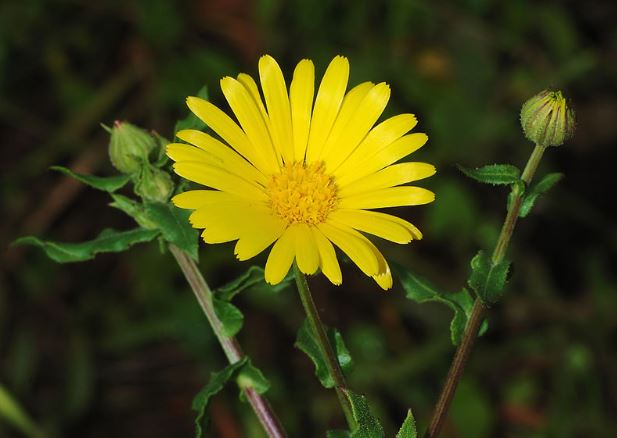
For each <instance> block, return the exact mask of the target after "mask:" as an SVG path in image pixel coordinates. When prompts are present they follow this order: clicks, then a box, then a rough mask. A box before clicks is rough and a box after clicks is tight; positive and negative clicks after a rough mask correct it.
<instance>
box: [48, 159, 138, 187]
mask: <svg viewBox="0 0 617 438" xmlns="http://www.w3.org/2000/svg"><path fill="white" fill-rule="evenodd" d="M50 169H52V170H56V171H58V172H60V173H63V174H64V175H67V176H70V177H71V178H75V179H76V180H77V181H80V182H82V183H84V184H86V185H89V186H90V187H94V188H95V189H98V190H103V191H105V192H110V193H112V192H115V191H116V190H118V189H121V188H122V187H124V186H125V185H126V184H127V183H128V182H129V181H130V180H131V176H130V175H117V176H94V175H86V174H83V173H76V172H73V171H72V170H71V169H67V168H66V167H62V166H51V167H50Z"/></svg>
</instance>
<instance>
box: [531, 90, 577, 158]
mask: <svg viewBox="0 0 617 438" xmlns="http://www.w3.org/2000/svg"><path fill="white" fill-rule="evenodd" d="M521 126H522V127H523V131H524V132H525V136H526V137H527V138H528V139H529V140H531V141H532V142H534V143H535V144H537V145H540V146H559V145H562V144H563V143H564V142H565V141H566V140H567V139H568V138H570V137H571V136H572V134H574V127H575V120H574V110H573V109H572V108H570V107H569V106H568V103H567V101H566V98H565V97H563V94H561V91H548V90H544V91H542V92H540V93H538V94H536V95H535V96H534V97H532V98H531V99H529V100H528V101H527V102H525V104H524V105H523V108H522V109H521Z"/></svg>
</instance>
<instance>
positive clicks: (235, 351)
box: [169, 244, 287, 438]
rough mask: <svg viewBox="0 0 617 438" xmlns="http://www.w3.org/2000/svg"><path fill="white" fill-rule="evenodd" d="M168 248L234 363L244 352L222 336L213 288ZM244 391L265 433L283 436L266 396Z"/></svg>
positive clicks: (184, 258)
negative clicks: (213, 297) (215, 310)
mask: <svg viewBox="0 0 617 438" xmlns="http://www.w3.org/2000/svg"><path fill="white" fill-rule="evenodd" d="M169 250H170V251H171V253H172V254H173V256H174V258H175V259H176V262H177V263H178V265H179V266H180V269H181V270H182V273H183V274H184V276H185V278H186V280H187V281H188V283H189V285H190V286H191V289H192V290H193V293H194V294H195V298H197V301H198V302H199V305H200V306H201V308H202V310H203V312H204V314H205V315H206V318H207V319H208V322H209V323H210V326H211V327H212V330H213V331H214V334H215V335H216V338H217V339H218V341H219V343H220V344H221V347H222V348H223V351H224V352H225V356H227V359H228V360H229V363H231V364H233V363H236V362H238V361H240V360H241V359H242V358H243V357H244V352H243V351H242V348H241V347H240V345H239V344H238V341H237V340H236V339H235V338H234V337H229V336H225V335H224V334H223V324H222V323H221V320H220V319H219V318H218V316H216V313H215V312H214V306H213V304H212V291H211V290H210V287H209V286H208V284H207V283H206V280H205V279H204V278H203V276H202V275H201V273H200V272H199V269H198V267H197V265H196V264H195V262H194V261H193V260H192V259H191V258H190V257H189V256H188V255H187V254H186V253H185V252H184V251H182V250H181V249H179V248H178V247H177V246H175V245H173V244H170V245H169ZM243 391H244V393H245V395H246V398H247V399H248V401H249V403H250V404H251V407H252V408H253V411H255V414H256V415H257V418H258V419H259V422H260V423H261V425H262V426H263V428H264V430H265V431H266V433H267V435H268V437H270V438H286V437H287V433H286V432H285V429H283V426H282V425H281V422H280V420H279V419H278V417H277V416H276V414H275V413H274V411H273V410H272V406H270V403H269V402H268V400H266V398H265V397H263V396H262V395H261V394H258V393H257V391H255V389H253V388H251V387H246V388H244V389H243Z"/></svg>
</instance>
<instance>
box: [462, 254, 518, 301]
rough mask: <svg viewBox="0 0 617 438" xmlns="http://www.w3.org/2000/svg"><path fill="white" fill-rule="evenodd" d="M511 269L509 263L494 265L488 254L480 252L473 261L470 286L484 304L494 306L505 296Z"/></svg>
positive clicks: (503, 262) (505, 261) (504, 261)
mask: <svg viewBox="0 0 617 438" xmlns="http://www.w3.org/2000/svg"><path fill="white" fill-rule="evenodd" d="M509 269H510V262H509V261H507V260H502V261H500V262H498V263H494V262H493V260H492V258H491V257H490V256H489V255H488V254H486V253H485V252H484V251H479V252H478V254H476V256H475V257H474V258H473V259H471V276H470V277H469V281H468V282H469V286H470V287H471V288H472V289H473V290H474V291H475V292H476V294H477V295H478V298H480V299H481V300H482V301H483V302H484V303H486V304H494V303H496V302H497V301H499V299H500V298H501V296H502V295H503V291H504V287H505V285H506V280H507V277H508V270H509Z"/></svg>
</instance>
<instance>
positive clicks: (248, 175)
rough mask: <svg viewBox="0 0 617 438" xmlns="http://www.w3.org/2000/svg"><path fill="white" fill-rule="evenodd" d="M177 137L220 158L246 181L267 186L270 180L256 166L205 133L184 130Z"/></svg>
mask: <svg viewBox="0 0 617 438" xmlns="http://www.w3.org/2000/svg"><path fill="white" fill-rule="evenodd" d="M176 137H178V138H179V139H181V140H184V141H186V142H187V143H191V144H193V145H195V146H197V147H198V148H200V149H203V150H204V151H206V152H208V153H209V154H212V155H214V156H215V157H217V158H219V159H220V160H221V162H222V163H223V167H225V168H228V169H235V170H236V171H237V173H238V175H242V176H243V177H245V179H248V180H252V181H255V182H257V183H259V184H261V185H262V186H265V185H266V184H267V182H268V179H267V178H266V176H265V175H264V174H263V173H262V172H260V171H259V170H258V169H257V168H256V167H255V166H253V165H252V164H251V163H249V162H248V161H246V160H245V159H244V158H242V156H241V155H239V154H238V153H237V152H236V151H234V150H233V149H231V148H230V147H229V146H227V145H225V144H223V143H221V142H220V141H218V140H217V139H215V138H214V137H212V136H210V135H208V134H206V133H205V132H201V131H197V130H195V129H184V130H182V131H178V132H177V133H176ZM175 161H177V160H175Z"/></svg>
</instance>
